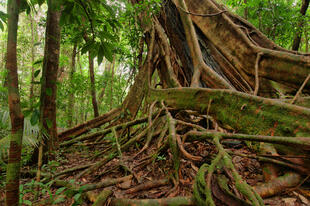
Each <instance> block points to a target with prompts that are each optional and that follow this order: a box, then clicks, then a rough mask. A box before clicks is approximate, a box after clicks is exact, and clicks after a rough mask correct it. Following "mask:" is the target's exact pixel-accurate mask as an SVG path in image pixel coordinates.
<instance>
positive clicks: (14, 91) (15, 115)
mask: <svg viewBox="0 0 310 206" xmlns="http://www.w3.org/2000/svg"><path fill="white" fill-rule="evenodd" d="M7 6H8V7H7V11H8V41H7V61H6V69H7V71H8V76H7V80H8V84H7V86H8V94H9V95H8V102H9V108H10V118H11V127H12V129H11V139H10V150H9V162H8V165H7V172H6V201H5V204H6V205H7V206H17V205H19V174H20V160H21V149H22V138H23V127H24V116H23V114H22V112H21V105H20V95H19V89H18V73H17V57H16V42H17V28H18V17H19V6H20V1H19V0H8V4H7Z"/></svg>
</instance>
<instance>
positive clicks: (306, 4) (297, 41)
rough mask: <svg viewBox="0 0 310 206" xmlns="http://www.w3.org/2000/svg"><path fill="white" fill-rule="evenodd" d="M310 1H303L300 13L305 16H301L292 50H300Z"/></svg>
mask: <svg viewBox="0 0 310 206" xmlns="http://www.w3.org/2000/svg"><path fill="white" fill-rule="evenodd" d="M309 2H310V0H303V1H302V5H301V9H300V13H301V15H302V16H303V17H301V19H300V21H299V23H298V26H297V32H296V34H295V37H294V41H293V46H292V50H294V51H298V49H299V47H300V42H301V36H302V30H303V27H304V23H305V22H304V21H305V20H304V16H305V15H306V12H307V9H308V7H309Z"/></svg>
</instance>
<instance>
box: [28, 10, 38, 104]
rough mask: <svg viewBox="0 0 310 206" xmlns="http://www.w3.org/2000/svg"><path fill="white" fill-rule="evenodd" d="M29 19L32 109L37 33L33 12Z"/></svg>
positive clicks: (30, 96)
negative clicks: (35, 31)
mask: <svg viewBox="0 0 310 206" xmlns="http://www.w3.org/2000/svg"><path fill="white" fill-rule="evenodd" d="M29 20H30V26H31V83H30V95H29V102H30V109H31V110H32V109H33V101H34V92H33V89H34V88H33V87H34V84H33V82H34V66H33V63H34V59H35V47H34V43H35V39H36V38H35V33H34V22H33V17H32V14H31V12H30V13H29Z"/></svg>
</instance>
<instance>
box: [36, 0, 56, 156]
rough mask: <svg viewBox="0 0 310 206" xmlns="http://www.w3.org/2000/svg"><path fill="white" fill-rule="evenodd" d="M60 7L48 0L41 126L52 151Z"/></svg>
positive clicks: (54, 128)
mask: <svg viewBox="0 0 310 206" xmlns="http://www.w3.org/2000/svg"><path fill="white" fill-rule="evenodd" d="M60 15H61V14H60V9H59V3H58V2H57V1H55V0H50V1H48V12H47V22H46V34H45V49H44V60H43V70H42V82H41V97H40V101H41V105H40V127H41V132H42V134H43V135H44V136H45V137H46V138H43V139H44V140H45V141H46V142H45V146H46V149H48V151H49V152H52V151H53V150H54V148H55V146H56V144H57V126H56V94H57V84H56V83H57V74H58V66H59V51H60V25H59V20H60Z"/></svg>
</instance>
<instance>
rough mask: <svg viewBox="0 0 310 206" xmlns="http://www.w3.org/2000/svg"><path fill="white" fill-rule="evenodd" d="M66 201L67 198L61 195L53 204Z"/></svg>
mask: <svg viewBox="0 0 310 206" xmlns="http://www.w3.org/2000/svg"><path fill="white" fill-rule="evenodd" d="M64 201H66V199H65V198H63V197H59V198H57V199H56V200H55V201H54V202H53V204H59V203H62V202H64Z"/></svg>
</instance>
